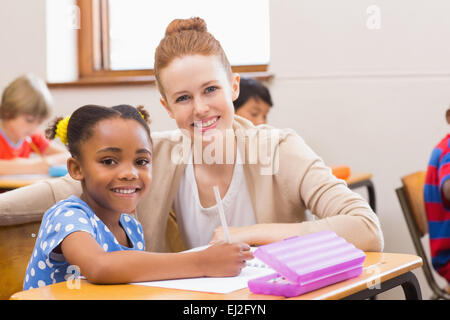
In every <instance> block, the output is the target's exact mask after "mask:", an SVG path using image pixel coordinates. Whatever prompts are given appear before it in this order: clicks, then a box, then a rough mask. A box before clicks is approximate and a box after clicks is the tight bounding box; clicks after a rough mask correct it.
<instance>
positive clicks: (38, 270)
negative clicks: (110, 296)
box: [23, 105, 252, 290]
mask: <svg viewBox="0 0 450 320" xmlns="http://www.w3.org/2000/svg"><path fill="white" fill-rule="evenodd" d="M147 121H148V114H147V113H146V112H145V110H144V109H143V108H139V110H138V109H136V108H134V107H132V106H129V105H119V106H115V107H112V108H107V107H101V106H95V105H87V106H83V107H81V108H79V109H77V110H76V111H75V112H74V113H73V114H72V116H71V117H70V118H65V119H61V118H58V119H57V121H55V124H54V125H53V126H52V127H51V128H49V129H48V130H47V133H48V135H49V138H53V137H54V136H55V134H56V135H58V136H59V137H60V138H61V140H62V141H67V144H68V148H69V151H70V153H71V155H72V157H71V158H69V160H68V170H69V173H70V175H71V177H72V178H73V179H75V180H77V181H80V182H81V186H82V193H81V195H80V197H76V196H70V197H69V198H67V199H66V200H62V201H60V202H58V203H57V204H55V205H54V206H53V207H52V208H50V209H49V210H48V211H47V212H46V213H45V215H44V217H43V219H42V224H41V227H40V229H39V233H38V237H37V240H36V244H35V248H34V250H33V253H32V256H31V258H30V261H29V264H28V268H27V271H26V275H25V280H24V284H23V287H24V290H27V289H30V288H36V287H41V286H45V285H49V284H52V283H56V282H61V281H64V280H66V279H68V276H73V275H74V274H75V275H76V274H77V272H78V275H79V274H80V273H81V274H82V275H84V276H85V277H86V278H87V280H88V281H91V282H94V283H126V282H135V281H149V280H156V279H170V278H181V277H182V278H186V277H202V276H232V275H236V274H238V273H239V272H240V269H241V268H242V267H243V266H244V264H245V260H246V259H249V258H251V257H252V255H251V253H250V251H249V247H248V246H247V245H245V244H228V243H221V244H219V245H214V246H211V247H209V248H207V249H206V250H203V251H198V252H189V253H173V254H171V253H166V254H158V253H149V252H146V251H144V250H145V241H144V235H143V229H142V226H141V224H140V223H139V222H138V221H137V220H136V219H135V218H134V217H133V216H131V215H129V214H128V213H132V212H134V211H135V208H136V205H137V203H138V202H139V200H140V199H141V198H142V197H143V196H144V195H145V194H146V192H147V191H148V189H149V186H150V183H151V181H152V152H153V148H152V140H151V137H150V129H149V127H148V125H147Z"/></svg>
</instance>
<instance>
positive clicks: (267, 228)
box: [210, 223, 301, 246]
mask: <svg viewBox="0 0 450 320" xmlns="http://www.w3.org/2000/svg"><path fill="white" fill-rule="evenodd" d="M299 229H300V228H299V223H260V224H254V225H251V226H247V227H228V231H229V233H230V238H231V241H232V242H245V243H247V244H248V245H250V246H261V245H264V244H268V243H272V242H275V241H280V240H283V239H286V238H289V237H292V236H300V235H301V234H300V232H299ZM224 239H225V235H224V233H223V230H222V227H218V228H216V229H215V230H214V232H213V235H212V238H211V241H210V244H213V243H216V242H217V241H223V240H224Z"/></svg>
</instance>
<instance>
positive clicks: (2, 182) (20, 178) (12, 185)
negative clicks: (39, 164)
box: [0, 174, 51, 190]
mask: <svg viewBox="0 0 450 320" xmlns="http://www.w3.org/2000/svg"><path fill="white" fill-rule="evenodd" d="M50 178H51V177H50V176H49V175H48V174H14V175H0V190H12V189H17V188H20V187H25V186H28V185H30V184H33V183H36V182H39V181H43V180H47V179H50Z"/></svg>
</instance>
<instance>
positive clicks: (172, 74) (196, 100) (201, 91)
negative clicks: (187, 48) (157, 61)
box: [160, 55, 239, 141]
mask: <svg viewBox="0 0 450 320" xmlns="http://www.w3.org/2000/svg"><path fill="white" fill-rule="evenodd" d="M160 79H161V84H162V86H163V88H164V91H165V92H164V93H165V99H163V98H161V103H162V105H163V106H164V107H165V108H166V110H167V112H168V113H169V116H170V117H171V118H173V119H175V121H176V122H177V126H178V128H180V129H184V130H186V131H187V132H189V134H190V135H191V137H192V138H194V130H195V132H196V133H199V132H201V133H202V135H201V136H208V135H211V134H215V133H217V131H216V130H220V131H222V133H224V131H225V130H226V129H231V128H232V123H233V115H234V107H233V101H234V100H235V99H236V98H237V97H238V95H239V75H237V74H233V76H232V79H230V77H229V75H228V73H227V72H226V71H225V70H224V68H223V66H222V64H221V62H220V59H219V58H218V57H217V56H214V55H213V56H202V55H191V56H184V57H181V58H176V59H174V60H173V61H172V62H171V63H170V64H169V65H168V66H167V67H166V68H164V69H162V70H161V72H160ZM208 141H209V139H208Z"/></svg>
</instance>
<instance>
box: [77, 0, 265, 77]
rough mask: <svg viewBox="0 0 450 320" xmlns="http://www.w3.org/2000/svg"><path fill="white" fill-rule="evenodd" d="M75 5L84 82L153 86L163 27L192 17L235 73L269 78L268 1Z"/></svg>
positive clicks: (88, 0)
mask: <svg viewBox="0 0 450 320" xmlns="http://www.w3.org/2000/svg"><path fill="white" fill-rule="evenodd" d="M76 4H77V6H78V7H79V8H80V14H81V15H80V26H81V27H80V29H79V31H78V69H79V78H80V82H83V81H84V82H86V83H97V82H98V83H104V82H105V81H106V82H111V83H121V82H129V81H131V82H135V81H142V82H152V81H154V78H153V59H154V52H155V49H156V47H157V45H158V44H159V41H160V40H161V39H162V37H163V36H164V31H165V28H166V27H167V25H168V24H169V22H170V21H172V20H173V19H175V18H189V17H193V16H199V17H202V18H203V19H205V21H206V23H207V25H208V30H209V31H210V32H211V33H212V34H213V35H214V36H215V37H216V38H217V39H218V40H219V41H220V42H221V44H222V46H223V48H224V50H225V52H226V53H227V56H228V58H229V60H230V63H231V64H232V66H233V70H234V71H235V72H240V73H244V74H246V73H247V72H251V73H252V74H251V75H250V76H254V77H258V76H259V77H260V78H267V77H268V75H267V73H266V72H267V65H268V63H269V58H270V51H269V50H270V34H269V0H245V1H242V0H227V1H221V0H190V1H186V0H164V1H157V0H127V1H124V0H78V1H77V2H76ZM246 75H247V74H246ZM269 77H270V76H269Z"/></svg>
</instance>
